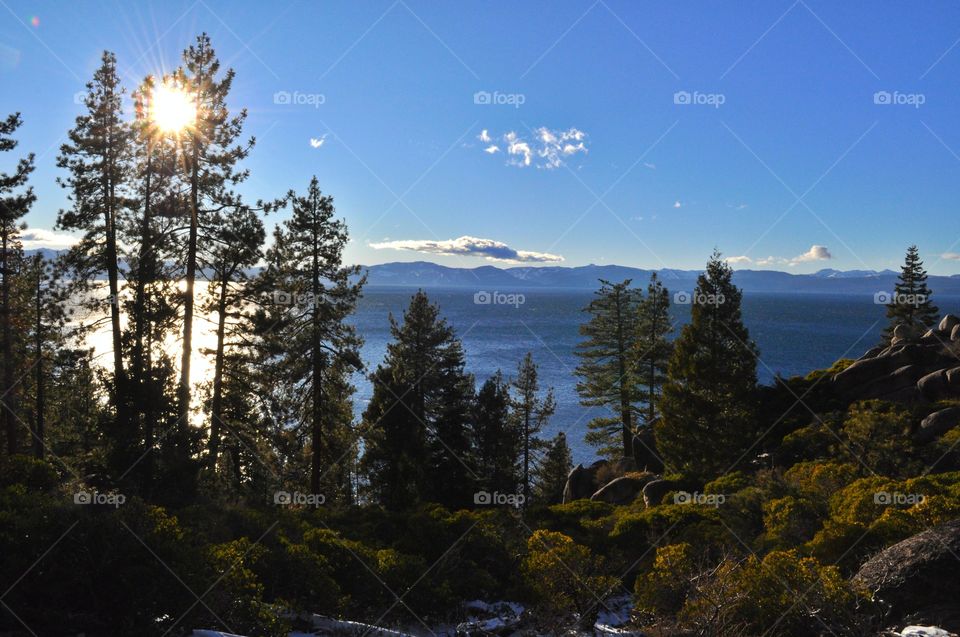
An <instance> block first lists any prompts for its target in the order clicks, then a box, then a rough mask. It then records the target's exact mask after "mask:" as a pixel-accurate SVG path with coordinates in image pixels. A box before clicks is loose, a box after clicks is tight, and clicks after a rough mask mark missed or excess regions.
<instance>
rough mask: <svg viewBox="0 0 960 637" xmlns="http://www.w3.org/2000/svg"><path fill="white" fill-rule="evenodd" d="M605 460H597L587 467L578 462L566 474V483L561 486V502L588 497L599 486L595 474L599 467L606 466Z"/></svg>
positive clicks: (607, 464) (607, 463)
mask: <svg viewBox="0 0 960 637" xmlns="http://www.w3.org/2000/svg"><path fill="white" fill-rule="evenodd" d="M609 465H610V463H609V462H608V461H606V460H597V461H596V462H594V463H593V464H592V465H590V466H589V467H584V466H583V465H582V464H578V465H577V466H576V467H574V468H573V470H571V471H570V473H569V474H567V484H566V485H565V486H564V487H563V503H564V504H566V503H567V502H573V501H574V500H581V499H583V498H589V497H590V496H591V495H593V494H594V493H596V492H597V489H599V488H600V486H601V485H600V484H598V480H597V474H598V473H599V472H600V470H601V469H604V468H606V467H608V466H609Z"/></svg>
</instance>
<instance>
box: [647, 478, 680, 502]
mask: <svg viewBox="0 0 960 637" xmlns="http://www.w3.org/2000/svg"><path fill="white" fill-rule="evenodd" d="M679 488H680V484H679V483H678V482H677V481H676V480H651V481H650V482H648V483H647V484H646V486H644V487H643V503H644V505H646V507H647V508H650V507H652V506H656V505H658V504H660V503H661V502H663V496H665V495H667V494H668V493H670V492H671V491H676V490H677V489H679Z"/></svg>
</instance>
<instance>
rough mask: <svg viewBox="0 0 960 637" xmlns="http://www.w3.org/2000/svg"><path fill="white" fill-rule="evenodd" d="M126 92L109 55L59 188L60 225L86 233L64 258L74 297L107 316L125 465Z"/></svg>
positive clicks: (67, 148) (67, 153)
mask: <svg viewBox="0 0 960 637" xmlns="http://www.w3.org/2000/svg"><path fill="white" fill-rule="evenodd" d="M123 95H124V90H123V88H122V87H121V86H120V77H119V75H118V73H117V59H116V56H114V54H113V53H110V52H109V51H105V52H104V53H103V57H102V59H101V64H100V68H98V69H97V71H96V72H95V73H94V75H93V80H92V81H91V82H90V83H88V84H87V94H86V97H85V98H84V106H85V107H86V109H87V112H85V113H83V114H82V115H80V116H79V117H77V119H76V124H75V126H74V128H73V129H72V130H71V131H70V133H69V138H70V141H69V143H66V144H64V145H63V146H61V148H60V155H59V156H58V159H57V165H58V166H59V167H60V168H65V169H66V170H67V171H68V173H69V176H68V177H67V178H66V179H58V182H59V183H60V184H61V185H62V186H63V187H64V188H67V189H68V190H69V191H70V201H71V203H72V207H71V208H70V209H67V210H61V211H60V214H59V216H58V218H57V227H58V228H61V229H64V230H76V231H80V232H82V233H83V236H82V238H81V239H80V241H79V242H78V243H77V244H76V245H75V246H73V247H72V248H71V249H70V251H69V253H68V254H67V255H66V259H65V261H66V263H67V264H68V266H69V268H70V269H71V270H72V271H73V276H72V277H71V278H72V280H73V283H74V287H75V290H74V295H76V296H77V297H79V298H82V299H84V301H83V302H84V304H85V305H87V306H88V308H89V309H90V310H92V312H93V314H94V315H97V316H99V315H103V314H107V315H109V317H110V335H111V343H112V346H113V347H112V349H113V402H114V407H115V409H116V412H117V427H116V432H117V434H118V436H120V438H119V439H118V440H116V445H117V448H118V452H119V453H120V454H121V456H122V459H121V460H120V463H121V465H122V464H125V463H126V461H132V460H133V459H134V458H135V456H136V455H137V452H136V450H135V445H136V437H137V434H136V432H134V431H132V430H131V428H130V421H129V407H130V396H129V395H128V394H129V391H128V390H129V388H128V383H127V373H126V369H125V368H124V362H123V361H124V358H123V354H124V352H123V340H122V339H123V333H122V324H121V318H120V298H121V290H120V259H121V254H120V247H119V246H120V244H119V229H120V226H121V224H122V223H123V216H124V215H125V214H126V212H127V210H128V208H129V205H130V197H131V194H132V193H131V191H130V183H129V180H130V171H131V163H130V162H131V155H130V149H131V140H132V137H131V135H132V132H131V128H130V126H129V124H128V123H127V122H125V121H124V117H123V106H122V99H123ZM102 273H106V275H107V294H106V296H105V295H104V294H102V292H101V291H100V290H98V289H97V288H98V287H99V285H100V283H99V280H98V279H99V277H100V275H101V274H102Z"/></svg>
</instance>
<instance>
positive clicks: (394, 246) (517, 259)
mask: <svg viewBox="0 0 960 637" xmlns="http://www.w3.org/2000/svg"><path fill="white" fill-rule="evenodd" d="M370 247H371V248H373V249H374V250H410V251H412V252H422V253H425V254H437V255H443V256H470V257H484V258H486V259H488V260H490V261H505V262H510V263H559V262H560V261H563V257H562V256H560V255H559V254H549V253H547V252H532V251H529V250H515V249H513V248H511V247H510V246H508V245H507V244H506V243H503V242H502V241H496V240H495V239H480V238H478V237H469V236H463V237H458V238H456V239H447V240H436V241H435V240H429V239H424V240H418V239H408V240H401V241H382V242H379V243H371V244H370Z"/></svg>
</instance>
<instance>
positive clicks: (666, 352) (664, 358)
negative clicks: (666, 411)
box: [632, 273, 673, 427]
mask: <svg viewBox="0 0 960 637" xmlns="http://www.w3.org/2000/svg"><path fill="white" fill-rule="evenodd" d="M672 331H673V321H671V319H670V292H669V291H668V290H667V288H665V287H664V285H663V282H662V281H660V279H658V278H657V275H656V273H654V274H652V275H651V276H650V283H649V285H647V294H646V296H645V297H644V298H643V300H642V301H641V302H640V307H639V319H638V321H637V342H636V345H635V349H634V357H633V361H632V364H633V365H634V369H635V374H636V378H637V385H638V387H640V388H641V389H642V390H643V394H644V402H645V403H646V405H645V409H644V414H643V418H644V421H645V422H646V425H647V426H648V427H652V426H653V423H654V422H655V421H656V419H657V416H658V415H659V411H658V410H659V406H658V403H659V401H660V392H661V388H662V387H663V382H664V380H665V379H666V372H667V364H668V363H669V361H670V353H671V351H672V349H673V348H672V345H671V344H670V341H669V340H668V336H669V334H670V333H671V332H672Z"/></svg>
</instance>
